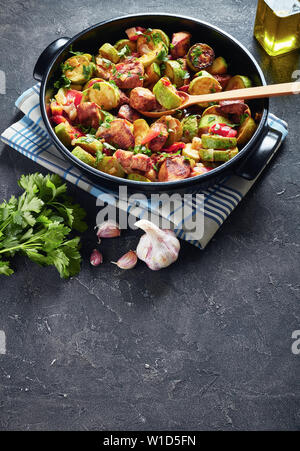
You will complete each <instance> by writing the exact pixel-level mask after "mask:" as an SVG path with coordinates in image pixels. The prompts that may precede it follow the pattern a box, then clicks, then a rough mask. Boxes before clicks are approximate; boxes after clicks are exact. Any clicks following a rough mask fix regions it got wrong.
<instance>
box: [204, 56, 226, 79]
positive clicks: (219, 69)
mask: <svg viewBox="0 0 300 451" xmlns="http://www.w3.org/2000/svg"><path fill="white" fill-rule="evenodd" d="M227 69H228V64H227V63H226V61H225V58H223V56H218V58H216V59H215V60H214V62H213V63H212V65H211V67H209V68H208V69H207V70H208V72H209V73H210V74H212V75H222V74H226V72H227Z"/></svg>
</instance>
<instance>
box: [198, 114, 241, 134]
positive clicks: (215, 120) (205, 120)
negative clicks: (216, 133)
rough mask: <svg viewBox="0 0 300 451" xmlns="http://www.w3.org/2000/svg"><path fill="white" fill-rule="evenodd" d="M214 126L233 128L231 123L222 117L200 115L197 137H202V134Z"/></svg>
mask: <svg viewBox="0 0 300 451" xmlns="http://www.w3.org/2000/svg"><path fill="white" fill-rule="evenodd" d="M215 124H226V125H229V126H230V127H233V123H232V122H230V120H229V119H227V118H226V117H224V116H220V115H217V114H206V115H204V116H203V115H202V117H201V119H200V122H199V136H201V135H203V133H208V131H209V129H210V127H212V126H213V125H215Z"/></svg>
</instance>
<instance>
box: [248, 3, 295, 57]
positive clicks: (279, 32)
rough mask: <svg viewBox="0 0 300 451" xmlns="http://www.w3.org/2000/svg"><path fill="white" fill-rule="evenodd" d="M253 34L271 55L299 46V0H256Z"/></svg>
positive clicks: (289, 50)
mask: <svg viewBox="0 0 300 451" xmlns="http://www.w3.org/2000/svg"><path fill="white" fill-rule="evenodd" d="M254 36H255V37H256V39H257V40H258V42H259V43H260V44H261V45H262V46H263V48H264V49H265V51H266V52H267V53H268V54H269V55H271V56H277V55H281V54H282V53H287V52H291V51H292V50H296V49H299V48H300V0H258V4H257V13H256V19H255V26H254Z"/></svg>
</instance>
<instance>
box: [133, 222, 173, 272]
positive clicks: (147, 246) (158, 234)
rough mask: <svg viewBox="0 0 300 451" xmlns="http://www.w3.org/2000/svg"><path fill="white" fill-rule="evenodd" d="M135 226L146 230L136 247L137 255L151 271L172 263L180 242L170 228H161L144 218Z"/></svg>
mask: <svg viewBox="0 0 300 451" xmlns="http://www.w3.org/2000/svg"><path fill="white" fill-rule="evenodd" d="M135 226H137V227H139V228H140V229H142V230H144V231H145V232H146V234H145V235H143V236H142V237H141V239H140V241H139V244H138V246H137V249H136V253H137V256H138V258H139V259H140V260H142V261H144V262H145V263H146V265H147V266H148V267H149V268H150V269H152V270H153V271H158V270H159V269H162V268H166V267H167V266H169V265H171V264H172V263H174V262H175V261H176V260H177V258H178V254H179V251H180V243H179V240H178V239H177V238H176V236H175V233H174V232H173V231H172V230H162V229H160V228H159V227H157V226H156V225H155V224H153V223H152V222H150V221H147V220H146V219H141V220H140V221H137V222H136V223H135Z"/></svg>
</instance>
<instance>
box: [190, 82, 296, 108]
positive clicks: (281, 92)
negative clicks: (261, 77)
mask: <svg viewBox="0 0 300 451" xmlns="http://www.w3.org/2000/svg"><path fill="white" fill-rule="evenodd" d="M291 94H300V82H293V83H280V84H278V85H267V86H255V87H253V88H244V89H234V90H232V91H224V92H217V93H215V94H203V95H198V96H190V97H189V100H188V101H187V102H186V105H194V104H195V103H203V102H218V101H220V100H239V99H244V100H247V99H259V98H262V97H277V96H286V95H291Z"/></svg>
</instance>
